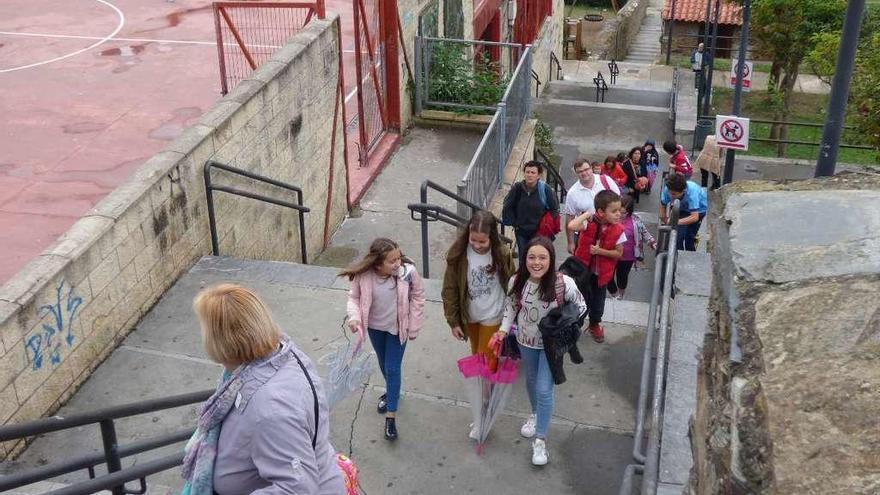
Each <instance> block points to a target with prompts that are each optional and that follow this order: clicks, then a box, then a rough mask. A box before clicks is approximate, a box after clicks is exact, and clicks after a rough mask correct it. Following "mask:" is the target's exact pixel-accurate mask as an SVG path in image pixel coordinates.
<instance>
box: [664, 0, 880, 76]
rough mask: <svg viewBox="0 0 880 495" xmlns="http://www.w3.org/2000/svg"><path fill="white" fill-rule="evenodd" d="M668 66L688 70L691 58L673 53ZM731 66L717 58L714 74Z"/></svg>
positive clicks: (761, 68)
mask: <svg viewBox="0 0 880 495" xmlns="http://www.w3.org/2000/svg"><path fill="white" fill-rule="evenodd" d="M878 1H880V0H878ZM664 53H665V51H664ZM664 56H665V55H664ZM669 64H670V65H671V66H672V67H680V68H682V69H690V68H691V56H690V55H680V54H677V53H673V54H672V56H671V57H670V58H669ZM731 65H732V63H731V61H730V59H729V58H717V59H715V72H716V73H724V74H730V67H731ZM772 65H773V64H771V63H770V62H753V65H752V67H753V70H754V71H755V72H766V73H768V74H769V73H770V67H771V66H772Z"/></svg>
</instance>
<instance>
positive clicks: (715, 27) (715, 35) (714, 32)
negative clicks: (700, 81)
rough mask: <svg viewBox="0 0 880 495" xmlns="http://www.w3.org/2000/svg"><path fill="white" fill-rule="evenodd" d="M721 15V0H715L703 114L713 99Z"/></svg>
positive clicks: (706, 111)
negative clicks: (713, 77) (713, 81)
mask: <svg viewBox="0 0 880 495" xmlns="http://www.w3.org/2000/svg"><path fill="white" fill-rule="evenodd" d="M720 15H721V0H715V23H714V24H713V25H712V49H711V50H710V51H709V75H708V76H707V77H706V90H705V92H704V95H705V96H704V97H703V116H706V115H709V100H711V99H712V75H713V72H714V71H715V56H716V54H715V49H716V48H717V47H718V18H719V17H720Z"/></svg>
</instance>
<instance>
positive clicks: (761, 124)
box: [698, 115, 875, 150]
mask: <svg viewBox="0 0 880 495" xmlns="http://www.w3.org/2000/svg"><path fill="white" fill-rule="evenodd" d="M715 118H716V116H715V115H710V116H705V115H703V116H698V120H699V119H706V120H715ZM749 124H758V125H755V126H752V127H751V128H750V129H749V142H753V141H754V142H756V143H770V144H777V145H778V144H790V145H794V146H815V147H817V148H818V147H820V146H821V145H822V143H821V142H820V141H798V140H794V139H772V138H770V137H766V138H762V137H757V136H756V135H757V134H759V133H764V132H765V131H766V132H767V133H768V134H769V131H770V129H772V126H774V125H784V126H788V127H805V128H813V129H823V128H824V127H825V124H824V123H822V122H786V121H782V120H764V119H752V118H749ZM843 128H844V129H845V130H848V131H852V130H854V129H855V128H856V127H855V126H852V125H845V126H843ZM820 134H821V131H820ZM838 146H839V147H841V148H847V149H854V150H873V149H875V148H874V147H873V146H870V145H866V144H848V143H841V144H840V145H838Z"/></svg>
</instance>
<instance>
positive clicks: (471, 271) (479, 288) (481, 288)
mask: <svg viewBox="0 0 880 495" xmlns="http://www.w3.org/2000/svg"><path fill="white" fill-rule="evenodd" d="M467 261H468V273H467V291H468V308H467V314H468V321H470V322H472V323H481V324H483V325H495V324H497V323H498V322H499V321H501V315H502V313H503V312H504V296H505V294H504V289H503V288H502V287H501V282H499V281H498V273H497V270H496V271H494V272H491V269H492V252H491V251H489V252H487V253H486V254H479V253H477V252H476V251H474V248H472V247H470V245H469V246H468V247H467ZM490 272H491V273H490Z"/></svg>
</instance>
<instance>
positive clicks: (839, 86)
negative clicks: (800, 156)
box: [815, 0, 865, 177]
mask: <svg viewBox="0 0 880 495" xmlns="http://www.w3.org/2000/svg"><path fill="white" fill-rule="evenodd" d="M864 12H865V0H850V1H849V2H847V6H846V20H845V21H844V24H843V37H842V39H841V40H840V48H839V49H838V50H837V66H836V67H835V69H834V79H833V80H832V81H831V99H830V100H829V101H828V113H827V115H828V116H827V117H826V118H825V127H824V128H823V130H822V147H821V148H819V160H818V161H817V162H816V174H815V176H816V177H823V176H831V175H834V167H835V165H837V150H838V148H839V146H840V135H841V134H842V133H843V121H844V118H845V117H846V100H847V98H849V84H850V80H851V79H852V73H853V67H854V65H855V58H856V48H857V47H858V43H859V28H860V27H861V24H862V14H863V13H864Z"/></svg>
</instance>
